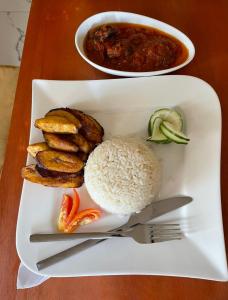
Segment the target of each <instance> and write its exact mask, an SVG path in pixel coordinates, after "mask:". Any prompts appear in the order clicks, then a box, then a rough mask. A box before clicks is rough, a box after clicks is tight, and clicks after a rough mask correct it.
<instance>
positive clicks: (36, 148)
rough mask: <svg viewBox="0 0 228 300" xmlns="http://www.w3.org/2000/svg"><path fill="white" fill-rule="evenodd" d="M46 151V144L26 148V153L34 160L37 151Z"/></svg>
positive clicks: (36, 144)
mask: <svg viewBox="0 0 228 300" xmlns="http://www.w3.org/2000/svg"><path fill="white" fill-rule="evenodd" d="M48 149H49V147H48V144H47V143H45V142H42V143H35V144H32V145H29V146H28V147H27V151H28V153H29V154H30V155H31V156H32V157H34V158H35V157H36V154H37V153H38V152H39V151H44V150H48Z"/></svg>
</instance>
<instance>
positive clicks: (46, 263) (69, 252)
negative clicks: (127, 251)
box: [36, 239, 105, 271]
mask: <svg viewBox="0 0 228 300" xmlns="http://www.w3.org/2000/svg"><path fill="white" fill-rule="evenodd" d="M103 241H105V239H101V240H87V241H85V242H83V243H80V244H78V245H75V246H73V247H70V248H68V249H66V250H64V251H61V252H59V253H57V254H54V255H52V256H50V257H47V258H45V259H43V260H41V261H39V262H37V264H36V266H37V269H38V270H39V271H40V270H42V269H45V268H47V267H50V266H52V265H54V264H56V263H58V262H60V261H62V260H64V259H66V258H68V257H71V256H73V255H75V254H78V253H80V252H82V251H85V250H86V249H88V248H90V247H92V246H95V245H96V244H99V243H100V242H103Z"/></svg>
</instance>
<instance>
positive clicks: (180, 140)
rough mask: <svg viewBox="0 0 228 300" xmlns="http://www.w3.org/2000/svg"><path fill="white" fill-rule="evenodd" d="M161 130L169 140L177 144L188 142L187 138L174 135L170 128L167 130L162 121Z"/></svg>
mask: <svg viewBox="0 0 228 300" xmlns="http://www.w3.org/2000/svg"><path fill="white" fill-rule="evenodd" d="M160 130H161V132H162V133H163V134H164V135H165V136H166V137H167V138H168V139H170V140H171V141H173V142H175V143H177V144H188V140H186V139H184V138H180V137H179V136H177V135H175V134H174V133H173V132H171V131H170V130H167V128H166V127H165V126H164V122H162V123H161V125H160Z"/></svg>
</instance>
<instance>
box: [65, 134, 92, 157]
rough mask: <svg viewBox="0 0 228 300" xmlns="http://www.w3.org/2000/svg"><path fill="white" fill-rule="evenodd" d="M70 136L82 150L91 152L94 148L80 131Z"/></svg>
mask: <svg viewBox="0 0 228 300" xmlns="http://www.w3.org/2000/svg"><path fill="white" fill-rule="evenodd" d="M69 138H70V140H71V141H72V142H73V143H75V144H76V145H77V146H78V147H79V149H80V150H81V151H82V152H85V153H89V152H90V151H91V150H92V148H91V146H90V143H89V142H88V141H87V140H86V139H85V138H84V136H83V135H81V134H80V133H76V134H71V135H70V136H69Z"/></svg>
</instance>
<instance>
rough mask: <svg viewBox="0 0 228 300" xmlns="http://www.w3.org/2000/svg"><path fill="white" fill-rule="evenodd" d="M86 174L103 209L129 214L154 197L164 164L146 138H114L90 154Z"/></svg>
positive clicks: (95, 198) (96, 199)
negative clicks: (147, 143) (146, 142)
mask: <svg viewBox="0 0 228 300" xmlns="http://www.w3.org/2000/svg"><path fill="white" fill-rule="evenodd" d="M84 178H85V184H86V187H87V190H88V192H89V194H90V196H91V198H92V199H93V200H94V201H95V202H96V203H97V204H98V205H100V206H101V207H102V208H103V209H104V210H106V211H108V212H111V213H116V214H130V213H134V212H139V211H140V210H142V209H143V208H144V207H145V206H146V205H148V204H150V203H151V202H152V201H153V200H154V198H155V196H156V194H157V193H158V191H159V186H160V179H161V168H160V163H159V161H158V159H157V158H156V156H155V154H154V152H153V151H152V150H151V149H150V148H149V147H148V146H147V145H146V144H145V143H144V142H143V141H141V140H138V139H132V138H114V139H111V140H107V141H105V142H103V143H102V144H100V145H99V146H98V147H97V148H96V149H95V150H94V151H93V152H92V153H91V154H90V156H89V159H88V161H87V164H86V167H85V176H84Z"/></svg>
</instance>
